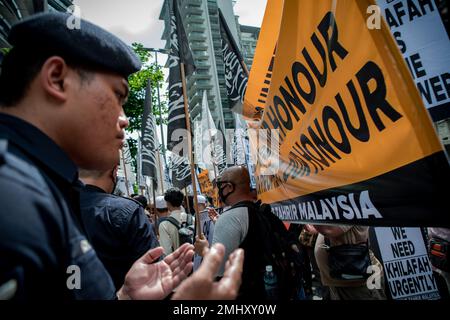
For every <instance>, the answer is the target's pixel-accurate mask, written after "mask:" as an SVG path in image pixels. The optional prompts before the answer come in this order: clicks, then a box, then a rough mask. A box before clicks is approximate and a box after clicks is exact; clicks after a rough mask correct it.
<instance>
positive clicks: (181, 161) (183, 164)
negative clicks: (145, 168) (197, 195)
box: [169, 153, 192, 189]
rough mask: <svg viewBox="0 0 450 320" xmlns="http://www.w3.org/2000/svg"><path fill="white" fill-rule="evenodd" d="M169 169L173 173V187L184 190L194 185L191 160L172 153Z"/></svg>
mask: <svg viewBox="0 0 450 320" xmlns="http://www.w3.org/2000/svg"><path fill="white" fill-rule="evenodd" d="M169 169H170V171H171V180H172V185H173V186H174V187H176V188H179V189H183V188H185V187H187V186H188V185H190V184H191V183H192V179H191V169H190V165H189V160H188V159H187V158H186V157H180V156H178V155H176V154H175V153H172V155H171V157H170V164H169Z"/></svg>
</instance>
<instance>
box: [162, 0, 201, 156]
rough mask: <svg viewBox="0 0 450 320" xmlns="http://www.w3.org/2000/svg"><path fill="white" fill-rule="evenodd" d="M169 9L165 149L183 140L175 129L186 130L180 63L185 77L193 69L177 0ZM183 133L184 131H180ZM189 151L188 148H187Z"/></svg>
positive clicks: (170, 148)
mask: <svg viewBox="0 0 450 320" xmlns="http://www.w3.org/2000/svg"><path fill="white" fill-rule="evenodd" d="M169 10H170V53H169V115H168V124H167V149H168V150H171V151H172V150H173V148H174V146H176V145H178V144H180V143H181V142H182V141H183V137H178V136H173V132H174V131H175V130H176V129H184V130H186V115H185V113H184V98H183V87H182V83H181V69H180V63H184V65H185V75H186V77H187V76H189V75H191V74H192V73H193V72H194V70H195V65H194V60H193V58H192V53H191V50H190V48H189V43H188V40H187V37H186V33H185V31H184V27H183V23H182V20H181V16H180V12H179V9H178V3H177V0H173V1H171V5H169ZM182 134H185V131H184V132H182ZM189 151H190V150H189Z"/></svg>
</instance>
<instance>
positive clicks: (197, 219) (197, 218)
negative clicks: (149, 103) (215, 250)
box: [180, 62, 204, 239]
mask: <svg viewBox="0 0 450 320" xmlns="http://www.w3.org/2000/svg"><path fill="white" fill-rule="evenodd" d="M180 71H181V83H182V86H183V100H184V114H185V117H186V129H187V140H188V150H189V160H190V161H189V162H190V167H191V177H192V190H193V195H194V208H195V224H196V226H197V235H198V237H199V238H200V239H204V235H203V232H202V230H201V227H200V213H199V212H198V199H197V186H196V179H195V177H196V176H195V168H194V156H193V154H192V137H191V122H190V121H189V110H188V97H187V93H186V75H185V71H184V63H183V62H180ZM188 202H189V200H188Z"/></svg>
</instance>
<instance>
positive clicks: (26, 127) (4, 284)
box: [0, 13, 450, 300]
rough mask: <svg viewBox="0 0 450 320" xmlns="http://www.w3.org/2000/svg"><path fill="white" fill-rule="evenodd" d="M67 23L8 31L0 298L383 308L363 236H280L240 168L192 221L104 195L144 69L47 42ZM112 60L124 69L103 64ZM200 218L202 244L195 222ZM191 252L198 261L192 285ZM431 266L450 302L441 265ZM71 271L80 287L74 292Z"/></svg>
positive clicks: (186, 200)
mask: <svg viewBox="0 0 450 320" xmlns="http://www.w3.org/2000/svg"><path fill="white" fill-rule="evenodd" d="M66 19H67V16H66V15H65V14H58V13H51V14H42V15H37V16H35V17H33V18H31V19H28V20H26V21H24V22H21V23H19V24H18V25H16V26H14V27H13V28H12V30H11V33H10V36H9V42H10V43H11V44H12V45H13V49H12V50H11V51H10V52H9V53H8V54H7V55H6V56H5V58H4V60H3V63H2V72H1V75H0V89H1V92H0V93H1V94H0V197H1V203H2V209H1V210H2V213H1V215H0V298H2V299H19V300H31V299H56V300H58V299H63V300H70V299H153V300H157V299H165V298H168V297H171V298H173V299H236V298H237V299H242V300H251V299H261V300H270V299H274V300H311V299H332V300H382V299H386V290H385V288H384V280H383V267H382V265H381V263H380V261H379V260H380V259H379V258H377V257H376V256H375V255H374V253H373V251H372V250H371V243H370V241H369V228H368V227H364V226H352V225H345V226H344V225H339V226H338V225H334V226H324V225H308V224H306V225H301V224H291V225H290V226H289V228H286V227H285V225H284V224H283V223H282V222H281V221H280V220H279V219H278V218H277V217H276V216H275V215H274V214H272V213H271V211H270V206H267V205H264V204H262V203H261V202H259V201H258V200H257V198H256V195H255V190H252V189H251V188H250V176H249V172H248V171H247V169H246V168H245V167H241V166H234V167H230V168H227V169H225V171H224V172H223V173H222V175H221V176H220V177H219V178H218V179H217V181H216V186H217V189H218V194H219V197H220V200H221V203H222V206H221V208H220V210H219V208H214V207H213V205H212V204H211V202H210V200H208V199H207V197H205V196H203V195H199V196H198V199H197V200H198V201H196V202H198V204H199V207H198V211H199V212H195V210H196V208H195V207H194V205H193V203H194V202H193V201H192V197H187V195H186V194H183V193H182V192H181V191H180V190H178V189H176V188H170V189H168V190H166V191H165V193H164V195H163V196H158V197H156V198H155V201H151V202H150V203H149V201H148V199H146V197H145V196H143V195H134V196H133V197H130V198H125V197H120V196H116V195H114V194H112V193H113V190H114V189H115V185H116V182H117V177H116V174H117V163H118V154H119V149H120V148H121V146H122V143H123V138H124V133H123V130H124V128H125V127H127V126H128V120H127V119H126V117H124V113H123V109H122V105H123V103H124V99H125V98H126V96H127V93H128V85H127V82H126V79H127V76H128V75H129V74H131V73H133V72H135V71H137V70H139V68H140V63H139V61H138V59H137V58H136V56H134V55H133V54H132V53H131V52H130V50H129V49H128V47H127V46H126V45H125V44H123V43H122V42H121V41H120V40H119V39H117V38H115V37H114V36H112V35H111V34H109V33H107V32H105V31H104V30H102V29H100V28H98V27H97V26H95V25H92V24H89V23H87V22H83V27H82V28H81V29H80V30H74V31H73V32H71V33H70V36H69V35H67V33H66V32H64V31H61V32H58V31H55V32H53V31H54V30H63V29H64V27H63V26H65V22H66ZM36 43H40V46H34V44H36ZM86 47H89V48H90V50H89V51H86V50H82V49H80V48H86ZM31 48H33V52H34V54H33V55H32V56H29V55H28V53H29V52H30V49H31ZM110 51H114V52H115V53H116V54H115V55H113V56H114V57H119V58H117V59H115V58H114V59H113V58H105V57H111V55H108V54H107V53H109V52H110ZM18 75H19V76H18ZM87 119H88V120H89V121H87ZM92 123H95V125H92ZM205 210H207V211H208V215H209V217H210V221H209V222H208V223H213V224H214V234H213V237H212V239H210V240H209V241H208V239H207V238H206V237H204V236H203V235H202V234H201V232H199V231H200V230H197V228H196V223H195V221H196V217H195V214H199V213H200V211H201V212H205ZM194 235H196V236H195V237H194ZM267 239H271V241H272V239H273V240H274V241H273V242H272V243H268V241H267ZM449 240H450V239H449V230H448V229H437V228H430V230H429V241H430V247H429V248H430V254H433V252H437V251H439V250H440V249H441V248H442V246H443V244H445V243H446V244H447V250H448V241H449ZM189 242H190V243H189ZM275 244H276V245H275ZM346 252H347V254H346ZM350 252H351V254H350ZM439 252H440V251H439ZM194 253H196V254H197V255H198V256H201V257H203V260H202V262H201V265H200V267H199V268H198V269H197V270H196V271H195V272H192V267H193V258H194ZM447 255H448V251H447ZM435 256H436V257H437V256H438V255H436V254H435ZM431 260H432V262H433V263H434V267H435V275H436V277H440V278H441V279H443V282H442V283H443V285H442V286H441V287H442V288H443V289H441V296H443V297H446V296H447V297H448V287H449V270H448V260H446V261H445V260H444V262H443V263H441V264H438V263H437V262H435V261H437V260H436V259H431ZM369 265H372V266H377V267H378V269H379V270H381V273H380V276H381V277H382V281H381V282H380V283H381V286H379V287H375V288H373V287H371V286H368V284H367V278H368V275H367V272H366V270H367V267H368V266H369ZM73 266H75V267H77V268H78V269H79V270H81V272H82V276H81V278H80V280H79V281H80V283H79V284H77V280H74V283H73V287H70V286H69V285H68V283H69V281H68V277H70V276H71V275H72V274H71V273H70V272H68V271H70V270H74V274H73V275H74V276H76V270H77V268H75V269H71V267H73ZM74 279H76V277H75V278H74Z"/></svg>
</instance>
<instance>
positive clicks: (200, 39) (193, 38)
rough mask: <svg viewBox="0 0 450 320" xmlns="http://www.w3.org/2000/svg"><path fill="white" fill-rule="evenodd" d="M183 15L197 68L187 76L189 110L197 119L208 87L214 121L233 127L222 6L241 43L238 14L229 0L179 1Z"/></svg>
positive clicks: (167, 29)
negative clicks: (221, 31) (225, 66)
mask: <svg viewBox="0 0 450 320" xmlns="http://www.w3.org/2000/svg"><path fill="white" fill-rule="evenodd" d="M178 3H179V7H180V14H181V16H182V17H183V24H184V28H185V30H186V35H187V37H188V41H189V46H190V48H191V50H192V53H193V56H194V61H195V65H196V67H197V70H196V71H195V72H194V74H193V75H191V76H190V77H189V78H188V79H187V90H188V98H189V109H190V115H191V119H192V120H194V119H195V118H196V117H197V116H199V114H200V112H201V103H202V96H203V91H204V90H207V94H208V103H209V108H210V110H211V115H212V117H213V120H214V122H215V124H216V126H218V127H219V128H221V129H223V128H234V117H233V114H232V112H231V110H230V108H229V105H228V98H227V90H226V85H225V75H224V74H225V69H224V65H223V56H222V50H221V37H220V29H219V14H218V8H219V7H220V8H221V10H222V12H223V14H224V16H225V19H226V21H227V23H228V25H229V28H230V29H231V31H232V33H233V35H234V36H235V38H236V39H238V40H237V42H238V43H239V34H238V30H239V29H238V27H237V23H236V17H235V16H234V14H233V4H232V1H230V0H179V2H178ZM168 5H169V0H165V1H164V4H163V7H162V9H161V14H160V17H159V18H160V19H161V20H164V22H165V28H164V32H163V35H162V39H163V40H166V41H167V42H166V48H169V47H170V44H169V42H168V39H169V35H170V24H169V10H168V8H169V7H168Z"/></svg>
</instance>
